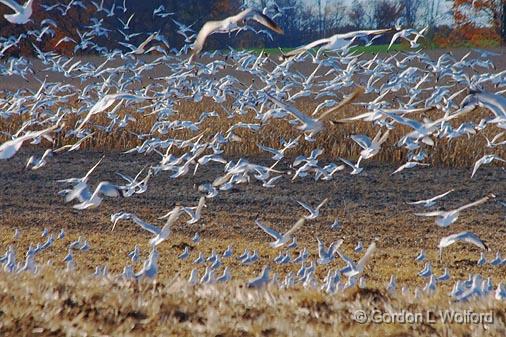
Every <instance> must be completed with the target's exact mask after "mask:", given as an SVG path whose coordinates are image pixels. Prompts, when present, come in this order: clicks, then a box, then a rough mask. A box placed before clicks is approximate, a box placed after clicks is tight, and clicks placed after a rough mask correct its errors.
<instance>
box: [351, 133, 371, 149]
mask: <svg viewBox="0 0 506 337" xmlns="http://www.w3.org/2000/svg"><path fill="white" fill-rule="evenodd" d="M351 139H353V141H355V143H357V144H358V145H359V146H360V147H361V148H362V149H364V150H365V149H367V148H369V147H370V146H371V144H372V141H371V138H369V137H368V136H366V135H352V136H351Z"/></svg>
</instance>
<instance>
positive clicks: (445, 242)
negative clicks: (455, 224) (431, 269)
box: [438, 232, 488, 260]
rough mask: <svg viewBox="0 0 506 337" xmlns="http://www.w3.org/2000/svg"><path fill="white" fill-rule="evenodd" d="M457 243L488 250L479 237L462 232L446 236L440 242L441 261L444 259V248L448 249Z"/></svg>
mask: <svg viewBox="0 0 506 337" xmlns="http://www.w3.org/2000/svg"><path fill="white" fill-rule="evenodd" d="M456 242H465V243H470V244H473V245H475V246H476V247H478V248H480V249H482V250H488V247H487V245H486V244H485V243H484V242H483V241H481V239H480V238H479V237H478V235H476V234H474V233H471V232H460V233H457V234H452V235H448V236H445V237H444V238H442V239H441V241H439V245H438V248H439V259H440V260H441V259H442V256H443V248H446V247H448V246H450V245H452V244H454V243H456Z"/></svg>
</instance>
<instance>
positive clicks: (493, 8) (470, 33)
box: [434, 0, 501, 47]
mask: <svg viewBox="0 0 506 337" xmlns="http://www.w3.org/2000/svg"><path fill="white" fill-rule="evenodd" d="M452 9H453V19H454V21H455V26H454V27H453V29H452V30H449V31H441V32H440V33H439V34H437V36H436V37H435V40H434V42H435V43H436V44H437V45H438V46H440V47H463V46H466V47H467V46H475V47H494V46H497V45H499V44H500V42H501V32H500V27H501V0H454V2H453V8H452ZM476 18H481V19H480V20H476ZM477 21H478V22H477Z"/></svg>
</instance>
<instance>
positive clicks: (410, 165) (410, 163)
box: [390, 161, 430, 175]
mask: <svg viewBox="0 0 506 337" xmlns="http://www.w3.org/2000/svg"><path fill="white" fill-rule="evenodd" d="M429 165H430V164H426V163H419V162H417V161H408V162H407V163H404V164H403V165H401V166H399V168H398V169H397V170H395V171H394V172H392V173H391V174H390V175H393V174H396V173H399V172H401V171H404V169H410V168H413V167H416V166H429Z"/></svg>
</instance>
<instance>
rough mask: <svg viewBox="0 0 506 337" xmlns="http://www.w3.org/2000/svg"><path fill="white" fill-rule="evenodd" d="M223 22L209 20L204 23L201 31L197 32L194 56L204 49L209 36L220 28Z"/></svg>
mask: <svg viewBox="0 0 506 337" xmlns="http://www.w3.org/2000/svg"><path fill="white" fill-rule="evenodd" d="M222 24H223V21H207V22H206V23H204V25H203V26H202V28H201V29H200V31H199V33H198V34H197V38H196V39H195V42H194V43H193V48H192V49H193V52H192V57H193V56H195V55H198V54H199V53H200V52H201V51H202V49H203V48H204V44H205V43H206V39H207V37H208V36H209V35H211V34H213V33H214V32H216V31H217V30H219V29H220V27H221V26H222Z"/></svg>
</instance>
